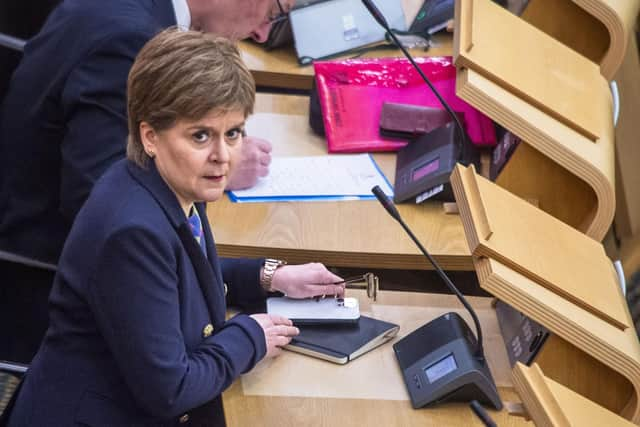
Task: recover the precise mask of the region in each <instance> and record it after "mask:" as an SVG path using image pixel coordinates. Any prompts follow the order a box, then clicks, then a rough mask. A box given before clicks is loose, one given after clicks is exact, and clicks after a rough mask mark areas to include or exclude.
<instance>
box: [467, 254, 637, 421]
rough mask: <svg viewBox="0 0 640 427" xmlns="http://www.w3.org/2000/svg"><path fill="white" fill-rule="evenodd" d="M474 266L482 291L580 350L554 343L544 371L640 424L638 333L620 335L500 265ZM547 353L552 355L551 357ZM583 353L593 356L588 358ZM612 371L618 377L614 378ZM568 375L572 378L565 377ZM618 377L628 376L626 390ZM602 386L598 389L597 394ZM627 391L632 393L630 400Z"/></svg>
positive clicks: (483, 260)
mask: <svg viewBox="0 0 640 427" xmlns="http://www.w3.org/2000/svg"><path fill="white" fill-rule="evenodd" d="M474 265H475V267H476V272H477V273H478V278H479V280H480V286H481V287H482V288H483V289H485V290H486V291H488V292H490V293H491V294H493V295H495V296H496V297H497V298H498V299H500V300H502V301H505V302H506V303H507V304H509V305H511V306H513V307H514V308H515V309H516V310H518V311H521V312H522V313H523V314H525V315H526V316H528V317H530V318H531V319H533V320H534V321H536V322H538V323H540V324H542V325H544V326H545V327H546V328H548V329H549V330H550V331H551V333H552V334H555V335H557V336H559V337H561V338H562V340H564V341H567V342H568V343H570V345H571V346H574V347H576V349H577V351H566V350H567V348H569V349H570V347H568V346H558V343H559V342H560V343H562V342H561V341H558V340H554V339H552V340H551V341H550V345H548V346H545V347H544V349H543V356H542V357H541V358H540V360H541V361H543V362H545V366H544V367H545V369H548V367H549V366H552V367H553V370H555V372H562V374H561V375H559V376H558V379H559V380H560V382H564V383H566V384H567V385H568V386H570V387H571V388H575V390H576V391H578V392H580V393H581V394H582V393H583V392H584V393H585V394H587V397H589V398H591V399H593V400H594V401H595V402H596V403H598V404H600V405H603V406H605V405H610V406H609V409H615V408H622V409H621V410H620V412H618V413H619V414H620V415H622V416H623V417H625V418H627V419H631V420H633V421H634V422H640V405H639V404H638V399H637V397H638V392H639V390H640V344H639V343H638V338H637V336H636V333H635V330H633V329H632V328H627V329H626V330H625V331H621V330H619V329H617V328H615V327H613V326H611V325H610V324H609V323H607V322H605V321H604V320H602V319H600V318H598V317H596V316H595V315H593V314H591V313H590V312H588V311H586V310H584V309H582V308H581V307H579V306H577V305H575V304H573V303H571V302H570V301H568V300H566V299H565V298H562V297H561V296H559V295H558V294H556V293H554V292H552V291H551V290H549V289H547V288H545V287H543V286H540V285H539V284H537V283H536V282H534V281H532V280H530V279H529V278H527V277H526V276H523V275H522V274H520V273H518V272H516V271H515V270H513V269H511V268H509V267H507V266H505V265H503V264H501V263H499V262H498V261H495V260H491V259H488V258H484V257H480V258H474ZM570 350H571V349H570ZM548 352H549V354H550V355H551V356H548V355H547V353H548ZM581 352H582V353H584V354H585V355H588V356H589V357H584V355H581V354H580V353H581ZM590 358H593V359H595V361H597V362H599V363H594V362H595V361H591V360H590ZM548 362H550V363H548ZM585 363H586V365H583V364H585ZM573 364H576V365H577V366H575V367H574V366H572V365H573ZM593 369H596V370H600V369H601V371H600V372H597V374H595V375H589V374H593V372H591V371H592V370H593ZM612 371H615V372H616V373H617V374H619V375H616V374H613V375H611V373H612ZM555 372H554V373H555ZM568 374H573V376H574V377H572V378H567V375H568ZM576 376H578V377H576ZM620 376H623V377H624V379H625V380H626V382H627V385H625V384H624V380H621V379H620ZM552 378H553V379H554V380H556V378H555V377H552ZM629 385H630V386H631V388H629ZM618 386H620V387H621V388H618V389H616V390H615V392H613V391H611V392H610V393H611V394H615V396H611V395H607V393H608V392H609V391H610V390H612V389H613V388H616V387H618ZM598 387H600V390H598V391H594V390H596V388H598ZM627 391H630V394H628V395H627ZM613 399H616V400H615V401H614V400H613ZM612 402H613V403H612ZM605 407H606V406H605Z"/></svg>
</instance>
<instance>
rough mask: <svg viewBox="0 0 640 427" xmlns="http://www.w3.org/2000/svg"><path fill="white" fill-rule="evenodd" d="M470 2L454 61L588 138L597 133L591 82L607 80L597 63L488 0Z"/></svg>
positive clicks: (595, 84)
mask: <svg viewBox="0 0 640 427" xmlns="http://www.w3.org/2000/svg"><path fill="white" fill-rule="evenodd" d="M459 4H460V0H458V5H459ZM469 4H471V5H472V7H470V8H462V9H461V11H460V13H461V14H462V16H461V17H460V21H459V22H460V27H459V31H460V39H461V40H469V44H468V46H464V45H460V50H459V52H458V54H459V56H458V57H457V58H456V65H458V66H468V67H472V68H474V69H475V70H476V71H478V72H480V73H482V74H483V75H485V76H487V77H488V78H490V79H492V80H494V81H496V82H498V83H499V84H500V85H502V86H503V87H505V88H507V89H509V90H510V91H512V92H513V93H515V94H517V95H518V96H520V97H522V98H523V99H524V100H526V101H527V102H529V103H531V104H532V105H534V106H536V107H538V108H540V109H541V110H542V111H544V112H546V113H547V114H549V115H551V116H552V117H554V118H556V119H557V120H559V121H561V122H562V123H564V124H566V125H568V126H570V127H571V128H572V129H575V130H576V131H578V132H580V133H581V134H583V135H584V136H586V137H587V138H589V139H590V140H592V141H595V140H597V139H598V138H600V136H601V134H600V132H601V130H602V123H601V120H602V117H601V116H600V114H599V109H598V107H597V105H596V104H597V103H598V102H601V99H600V98H598V97H597V95H596V97H594V91H593V88H594V87H600V86H602V85H606V81H605V80H604V78H603V77H602V76H601V75H600V69H599V66H598V65H597V64H595V63H593V62H591V61H590V60H588V59H587V58H585V57H583V56H582V55H580V54H578V53H576V52H574V51H573V50H571V49H569V48H567V47H566V46H565V45H563V44H562V43H560V42H558V41H557V40H555V39H554V38H552V37H550V36H548V35H547V34H545V33H543V32H542V31H540V30H538V29H536V28H535V27H533V26H531V25H529V24H527V23H526V22H524V21H523V20H522V19H520V18H518V17H517V16H515V15H512V14H511V13H509V12H508V11H507V10H505V9H503V8H501V7H500V6H498V5H496V4H495V3H493V2H492V1H490V0H469ZM468 13H471V16H470V17H466V16H465V14H468ZM595 93H596V94H599V92H595Z"/></svg>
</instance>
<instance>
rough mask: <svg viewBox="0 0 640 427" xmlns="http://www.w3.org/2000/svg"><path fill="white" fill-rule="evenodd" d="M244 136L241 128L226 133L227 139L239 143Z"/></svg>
mask: <svg viewBox="0 0 640 427" xmlns="http://www.w3.org/2000/svg"><path fill="white" fill-rule="evenodd" d="M242 135H243V131H242V129H239V128H236V129H231V130H230V131H228V132H227V133H226V136H227V139H228V140H230V141H237V140H238V139H239V138H240V137H242Z"/></svg>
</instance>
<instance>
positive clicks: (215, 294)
mask: <svg viewBox="0 0 640 427" xmlns="http://www.w3.org/2000/svg"><path fill="white" fill-rule="evenodd" d="M123 161H125V162H127V168H128V170H129V173H130V174H131V175H132V176H133V178H134V179H135V180H137V181H138V182H140V184H141V185H142V186H143V187H145V188H146V189H147V191H149V193H151V195H152V196H153V197H154V199H156V201H157V202H158V204H159V205H160V207H161V208H162V209H163V210H164V212H165V214H166V215H167V217H168V218H169V221H170V222H171V223H172V225H173V226H174V228H175V229H176V232H177V233H178V237H179V238H180V241H181V242H182V246H184V248H185V251H186V252H187V255H188V256H189V259H190V260H191V263H192V265H193V268H194V270H195V272H196V277H197V279H198V284H199V285H200V289H201V290H202V294H203V296H204V299H205V301H206V304H207V308H208V310H209V317H210V318H211V321H212V322H214V326H216V327H218V325H220V323H221V322H223V321H224V316H225V308H226V306H225V296H224V291H223V288H222V286H223V285H222V275H221V274H220V268H219V266H218V268H217V269H216V270H214V267H213V265H216V266H217V263H218V257H217V254H216V252H215V245H214V242H213V237H212V236H211V230H210V228H209V224H208V223H207V217H206V213H205V210H204V205H203V204H202V203H196V209H198V213H199V214H200V218H201V219H202V223H203V227H204V228H203V230H204V231H205V240H206V244H207V252H208V254H209V260H210V261H211V262H209V260H207V257H206V256H205V254H204V252H203V251H202V248H201V247H200V245H199V244H198V242H196V240H195V239H194V238H193V234H192V232H191V228H190V226H189V223H188V222H187V218H186V217H185V215H184V212H183V211H182V208H181V207H180V203H178V199H177V198H176V196H175V194H173V191H171V189H170V188H169V187H168V186H167V184H166V183H165V182H164V180H163V179H162V177H161V176H160V174H159V173H158V170H157V169H156V166H155V163H154V162H153V161H150V162H149V166H148V169H142V168H140V167H139V166H137V165H136V164H134V163H131V162H129V161H128V160H123ZM198 205H200V206H198ZM216 284H218V286H215V285H216Z"/></svg>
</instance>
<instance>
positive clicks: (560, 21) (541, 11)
mask: <svg viewBox="0 0 640 427" xmlns="http://www.w3.org/2000/svg"><path fill="white" fill-rule="evenodd" d="M639 8H640V1H638V0H532V2H531V5H530V6H529V7H528V8H527V10H526V11H525V12H524V18H525V19H526V20H527V21H529V22H530V23H531V24H533V25H535V26H536V27H538V28H540V29H542V30H543V31H545V32H546V33H547V34H549V35H551V36H552V37H555V38H556V39H558V40H560V41H562V42H563V43H566V44H567V45H568V46H571V47H572V48H574V49H576V50H578V51H579V52H580V53H581V54H583V55H585V56H587V57H589V58H591V59H592V60H593V59H595V58H597V57H598V56H599V55H600V52H601V50H602V46H603V44H605V45H606V48H605V49H604V56H603V57H602V59H601V60H596V62H597V63H599V64H600V72H601V73H602V75H603V76H604V77H605V78H606V79H607V80H611V79H612V78H613V76H614V75H615V73H616V72H617V70H618V68H619V67H620V64H622V61H623V58H624V56H625V51H626V50H627V43H628V41H629V40H630V37H631V36H633V31H634V25H635V23H636V19H637V16H638V9H639ZM585 13H586V14H588V15H591V16H592V17H593V18H594V19H595V21H594V20H592V19H590V18H589V17H588V16H585ZM602 26H604V27H605V28H606V33H607V34H604V33H603V30H602ZM576 28H579V29H580V30H579V31H576V30H575V29H576ZM589 43H591V44H592V45H593V46H588V44H589Z"/></svg>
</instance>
